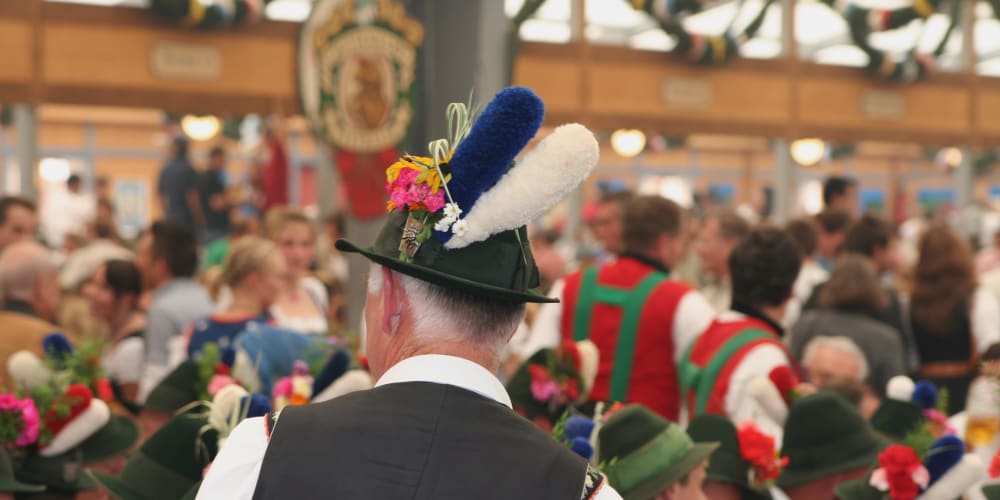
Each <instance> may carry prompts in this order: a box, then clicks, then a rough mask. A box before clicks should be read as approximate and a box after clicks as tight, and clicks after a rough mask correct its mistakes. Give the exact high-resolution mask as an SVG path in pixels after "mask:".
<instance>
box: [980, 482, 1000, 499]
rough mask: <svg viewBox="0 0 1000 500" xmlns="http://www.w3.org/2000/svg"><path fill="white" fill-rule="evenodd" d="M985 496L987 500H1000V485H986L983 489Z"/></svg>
mask: <svg viewBox="0 0 1000 500" xmlns="http://www.w3.org/2000/svg"><path fill="white" fill-rule="evenodd" d="M981 491H982V493H983V496H984V497H986V500H1000V484H998V483H992V484H984V485H983V487H982V490H981Z"/></svg>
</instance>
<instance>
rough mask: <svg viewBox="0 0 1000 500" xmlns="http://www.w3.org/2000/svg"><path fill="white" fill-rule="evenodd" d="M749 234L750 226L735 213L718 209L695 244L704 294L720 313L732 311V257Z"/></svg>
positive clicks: (710, 217)
mask: <svg viewBox="0 0 1000 500" xmlns="http://www.w3.org/2000/svg"><path fill="white" fill-rule="evenodd" d="M748 234H750V224H749V223H748V222H747V221H746V220H744V219H743V217H740V215H739V214H737V213H736V212H735V211H733V210H728V209H720V210H716V211H715V212H712V213H710V214H709V215H708V216H707V217H706V218H705V220H704V221H703V222H702V225H701V230H700V231H699V232H698V238H697V240H696V242H695V245H694V248H695V251H696V252H697V253H698V258H699V261H700V262H701V273H702V277H703V279H704V282H705V283H706V284H705V286H703V287H701V294H702V295H704V296H705V300H707V301H708V303H709V304H711V305H712V308H714V309H715V311H716V312H725V311H728V310H729V308H730V306H731V305H732V304H731V303H730V302H731V301H732V295H733V285H732V282H731V280H730V278H729V256H730V255H731V254H732V253H733V249H734V248H736V245H737V244H739V242H740V241H741V240H742V239H743V238H745V237H746V236H747V235H748Z"/></svg>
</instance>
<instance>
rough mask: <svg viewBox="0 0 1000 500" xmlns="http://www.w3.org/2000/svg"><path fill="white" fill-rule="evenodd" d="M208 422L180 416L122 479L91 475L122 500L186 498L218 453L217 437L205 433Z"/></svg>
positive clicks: (127, 468) (155, 436)
mask: <svg viewBox="0 0 1000 500" xmlns="http://www.w3.org/2000/svg"><path fill="white" fill-rule="evenodd" d="M206 424H207V420H205V419H204V418H199V417H196V416H194V415H186V414H185V415H178V416H176V417H174V418H172V419H170V421H169V422H167V423H166V424H165V425H164V426H163V427H162V428H161V429H160V430H158V431H157V432H156V433H155V434H153V435H152V436H150V438H149V440H147V441H146V442H145V443H144V444H143V445H142V447H140V448H139V452H138V453H136V454H135V455H133V456H132V457H131V458H130V459H129V461H128V463H126V464H125V468H124V469H123V470H122V472H121V474H120V475H117V476H112V475H110V474H105V473H103V472H98V471H90V473H91V474H92V475H93V476H94V478H95V479H97V481H98V482H99V483H100V484H101V486H102V487H104V489H106V490H107V491H108V493H110V494H111V495H113V496H114V497H116V498H119V499H121V500H176V499H178V498H182V497H184V495H186V494H187V493H188V492H189V491H190V490H191V488H192V487H194V485H195V484H196V483H198V481H201V476H202V471H203V470H204V469H205V466H207V465H208V464H209V463H211V461H212V459H214V458H215V454H216V453H217V452H218V444H217V438H218V435H217V433H216V431H214V430H208V431H205V430H204V427H205V426H206Z"/></svg>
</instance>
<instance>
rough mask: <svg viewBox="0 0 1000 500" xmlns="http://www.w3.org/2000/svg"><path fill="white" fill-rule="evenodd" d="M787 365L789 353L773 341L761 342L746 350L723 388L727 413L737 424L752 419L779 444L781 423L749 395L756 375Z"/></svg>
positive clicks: (763, 374) (763, 375)
mask: <svg viewBox="0 0 1000 500" xmlns="http://www.w3.org/2000/svg"><path fill="white" fill-rule="evenodd" d="M786 365H788V357H787V356H785V352H784V351H782V350H781V349H780V348H778V347H775V346H773V345H768V344H764V345H760V346H757V347H755V348H753V349H752V350H751V351H750V352H748V353H747V354H746V356H745V357H744V358H743V360H742V361H741V362H740V365H739V366H738V367H737V368H736V370H734V371H733V374H732V375H731V376H730V377H729V390H728V391H727V392H726V400H725V405H726V413H727V414H728V416H729V419H730V420H732V422H733V423H734V424H736V425H739V423H740V422H743V421H745V420H753V421H754V422H756V423H757V425H758V426H759V427H760V429H761V430H762V431H764V432H765V433H767V434H770V435H772V436H774V438H775V440H776V441H777V442H778V445H779V446H780V445H781V436H782V426H781V425H779V424H778V423H777V422H775V421H773V420H771V419H770V418H769V417H768V416H767V414H765V413H764V410H763V409H762V408H761V407H760V405H758V404H757V402H756V401H755V400H754V399H753V398H751V397H750V394H749V389H750V382H751V381H753V380H754V379H755V378H757V377H766V376H767V374H768V373H770V372H771V370H772V369H774V368H776V367H778V366H786Z"/></svg>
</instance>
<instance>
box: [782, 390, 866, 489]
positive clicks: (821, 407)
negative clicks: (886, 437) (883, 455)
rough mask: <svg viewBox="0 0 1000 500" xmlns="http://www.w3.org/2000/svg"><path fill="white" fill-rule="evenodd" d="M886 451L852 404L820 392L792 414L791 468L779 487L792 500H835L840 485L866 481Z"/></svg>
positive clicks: (787, 453)
mask: <svg viewBox="0 0 1000 500" xmlns="http://www.w3.org/2000/svg"><path fill="white" fill-rule="evenodd" d="M882 448H883V445H882V442H881V441H879V439H878V438H877V437H876V436H875V433H874V431H872V428H871V426H869V424H868V422H866V421H865V419H864V418H862V417H861V415H860V414H859V413H858V411H857V410H855V409H854V408H853V407H852V406H851V405H850V404H849V403H848V402H847V401H844V399H843V398H841V397H840V396H837V395H836V394H833V393H831V392H828V391H820V392H817V393H816V394H813V395H810V396H806V397H804V398H802V399H800V400H798V401H796V402H795V403H793V404H792V406H791V408H790V409H789V412H788V419H787V420H786V421H785V432H784V442H783V443H782V446H781V456H784V457H788V466H787V467H785V470H784V471H782V473H781V476H780V477H778V481H777V485H778V487H780V488H781V489H782V490H783V491H784V492H785V494H786V495H787V496H788V498H790V499H791V500H834V498H835V496H834V488H835V487H836V486H837V484H839V483H842V482H845V481H850V480H852V479H859V478H861V477H864V475H865V473H866V472H867V471H868V469H869V467H870V466H871V464H873V463H875V461H876V459H877V458H878V454H879V452H880V451H881V450H882Z"/></svg>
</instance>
